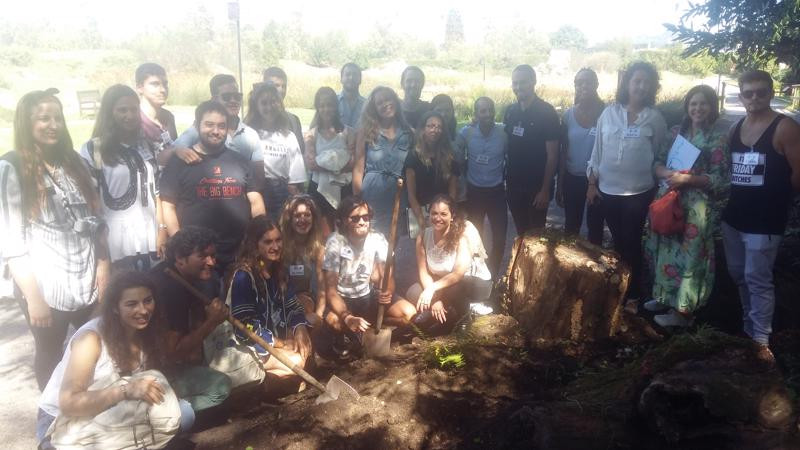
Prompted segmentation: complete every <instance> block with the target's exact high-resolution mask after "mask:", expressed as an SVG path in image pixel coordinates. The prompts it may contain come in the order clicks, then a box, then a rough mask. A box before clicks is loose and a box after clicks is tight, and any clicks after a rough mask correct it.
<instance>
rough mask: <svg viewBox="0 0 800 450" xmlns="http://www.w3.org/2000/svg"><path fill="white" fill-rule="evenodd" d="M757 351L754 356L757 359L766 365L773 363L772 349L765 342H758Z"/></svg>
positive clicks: (772, 364)
mask: <svg viewBox="0 0 800 450" xmlns="http://www.w3.org/2000/svg"><path fill="white" fill-rule="evenodd" d="M756 344H757V345H758V352H757V353H756V358H758V360H759V361H762V362H764V363H765V364H766V365H768V366H774V365H775V355H773V354H772V350H770V349H769V346H768V345H766V344H758V343H756Z"/></svg>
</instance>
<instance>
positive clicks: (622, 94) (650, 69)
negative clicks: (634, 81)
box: [616, 61, 661, 106]
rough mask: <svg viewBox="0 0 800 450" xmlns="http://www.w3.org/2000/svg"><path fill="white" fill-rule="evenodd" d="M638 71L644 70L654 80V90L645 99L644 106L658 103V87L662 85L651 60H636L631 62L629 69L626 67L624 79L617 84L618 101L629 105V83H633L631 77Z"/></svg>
mask: <svg viewBox="0 0 800 450" xmlns="http://www.w3.org/2000/svg"><path fill="white" fill-rule="evenodd" d="M638 71H642V72H644V73H645V74H646V75H647V76H648V77H650V78H651V79H652V80H653V90H652V92H650V93H649V94H648V96H647V98H646V99H645V100H644V106H653V105H655V104H656V93H657V92H658V89H659V88H660V87H661V85H660V84H659V82H658V80H659V77H658V71H657V70H656V67H655V66H654V65H652V64H650V63H649V62H645V61H636V62H634V63H631V65H629V66H628V68H627V69H625V74H624V75H622V81H621V82H620V83H619V86H617V96H616V99H617V103H619V104H620V105H623V106H627V105H628V102H629V101H630V90H629V89H628V87H629V85H630V84H631V78H633V74H635V73H636V72H638Z"/></svg>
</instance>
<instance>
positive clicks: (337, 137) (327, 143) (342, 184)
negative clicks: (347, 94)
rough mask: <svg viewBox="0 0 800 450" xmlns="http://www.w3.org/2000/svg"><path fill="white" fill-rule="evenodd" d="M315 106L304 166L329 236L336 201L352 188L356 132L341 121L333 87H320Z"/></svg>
mask: <svg viewBox="0 0 800 450" xmlns="http://www.w3.org/2000/svg"><path fill="white" fill-rule="evenodd" d="M314 108H315V109H316V113H315V114H314V119H313V120H312V121H311V129H310V130H309V131H308V133H307V134H306V154H305V157H306V167H308V169H309V170H311V183H310V185H309V191H310V192H311V195H312V196H313V197H314V201H316V203H317V205H318V206H319V207H320V208H321V210H322V213H323V214H324V215H325V222H326V223H324V224H321V225H324V226H325V229H324V231H323V235H324V236H328V235H329V234H330V233H331V231H333V229H334V223H335V221H336V208H338V207H339V202H340V201H341V200H342V198H343V197H344V196H347V195H348V194H349V191H351V190H352V185H351V182H352V180H353V174H352V170H353V152H354V151H355V146H356V134H355V132H354V131H353V129H352V128H350V127H347V126H345V125H344V124H343V123H342V119H341V117H340V116H339V98H338V97H337V96H336V92H334V90H333V89H331V88H329V87H321V88H319V90H318V91H317V93H316V95H315V96H314ZM343 194H344V195H343Z"/></svg>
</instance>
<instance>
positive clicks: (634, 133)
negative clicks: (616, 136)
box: [623, 127, 642, 139]
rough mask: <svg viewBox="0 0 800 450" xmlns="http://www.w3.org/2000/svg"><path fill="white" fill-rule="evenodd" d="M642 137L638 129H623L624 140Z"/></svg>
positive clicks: (640, 130)
mask: <svg viewBox="0 0 800 450" xmlns="http://www.w3.org/2000/svg"><path fill="white" fill-rule="evenodd" d="M641 135H642V129H641V128H639V127H628V128H626V129H625V134H624V135H623V137H624V138H626V139H630V138H638V137H640V136H641Z"/></svg>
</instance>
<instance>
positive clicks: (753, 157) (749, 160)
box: [742, 152, 761, 166]
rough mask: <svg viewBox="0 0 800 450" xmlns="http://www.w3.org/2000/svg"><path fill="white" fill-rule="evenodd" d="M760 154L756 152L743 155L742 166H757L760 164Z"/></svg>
mask: <svg viewBox="0 0 800 450" xmlns="http://www.w3.org/2000/svg"><path fill="white" fill-rule="evenodd" d="M760 155H761V154H760V153H756V152H748V153H742V164H746V165H748V166H755V165H756V164H758V163H759V156H760Z"/></svg>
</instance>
